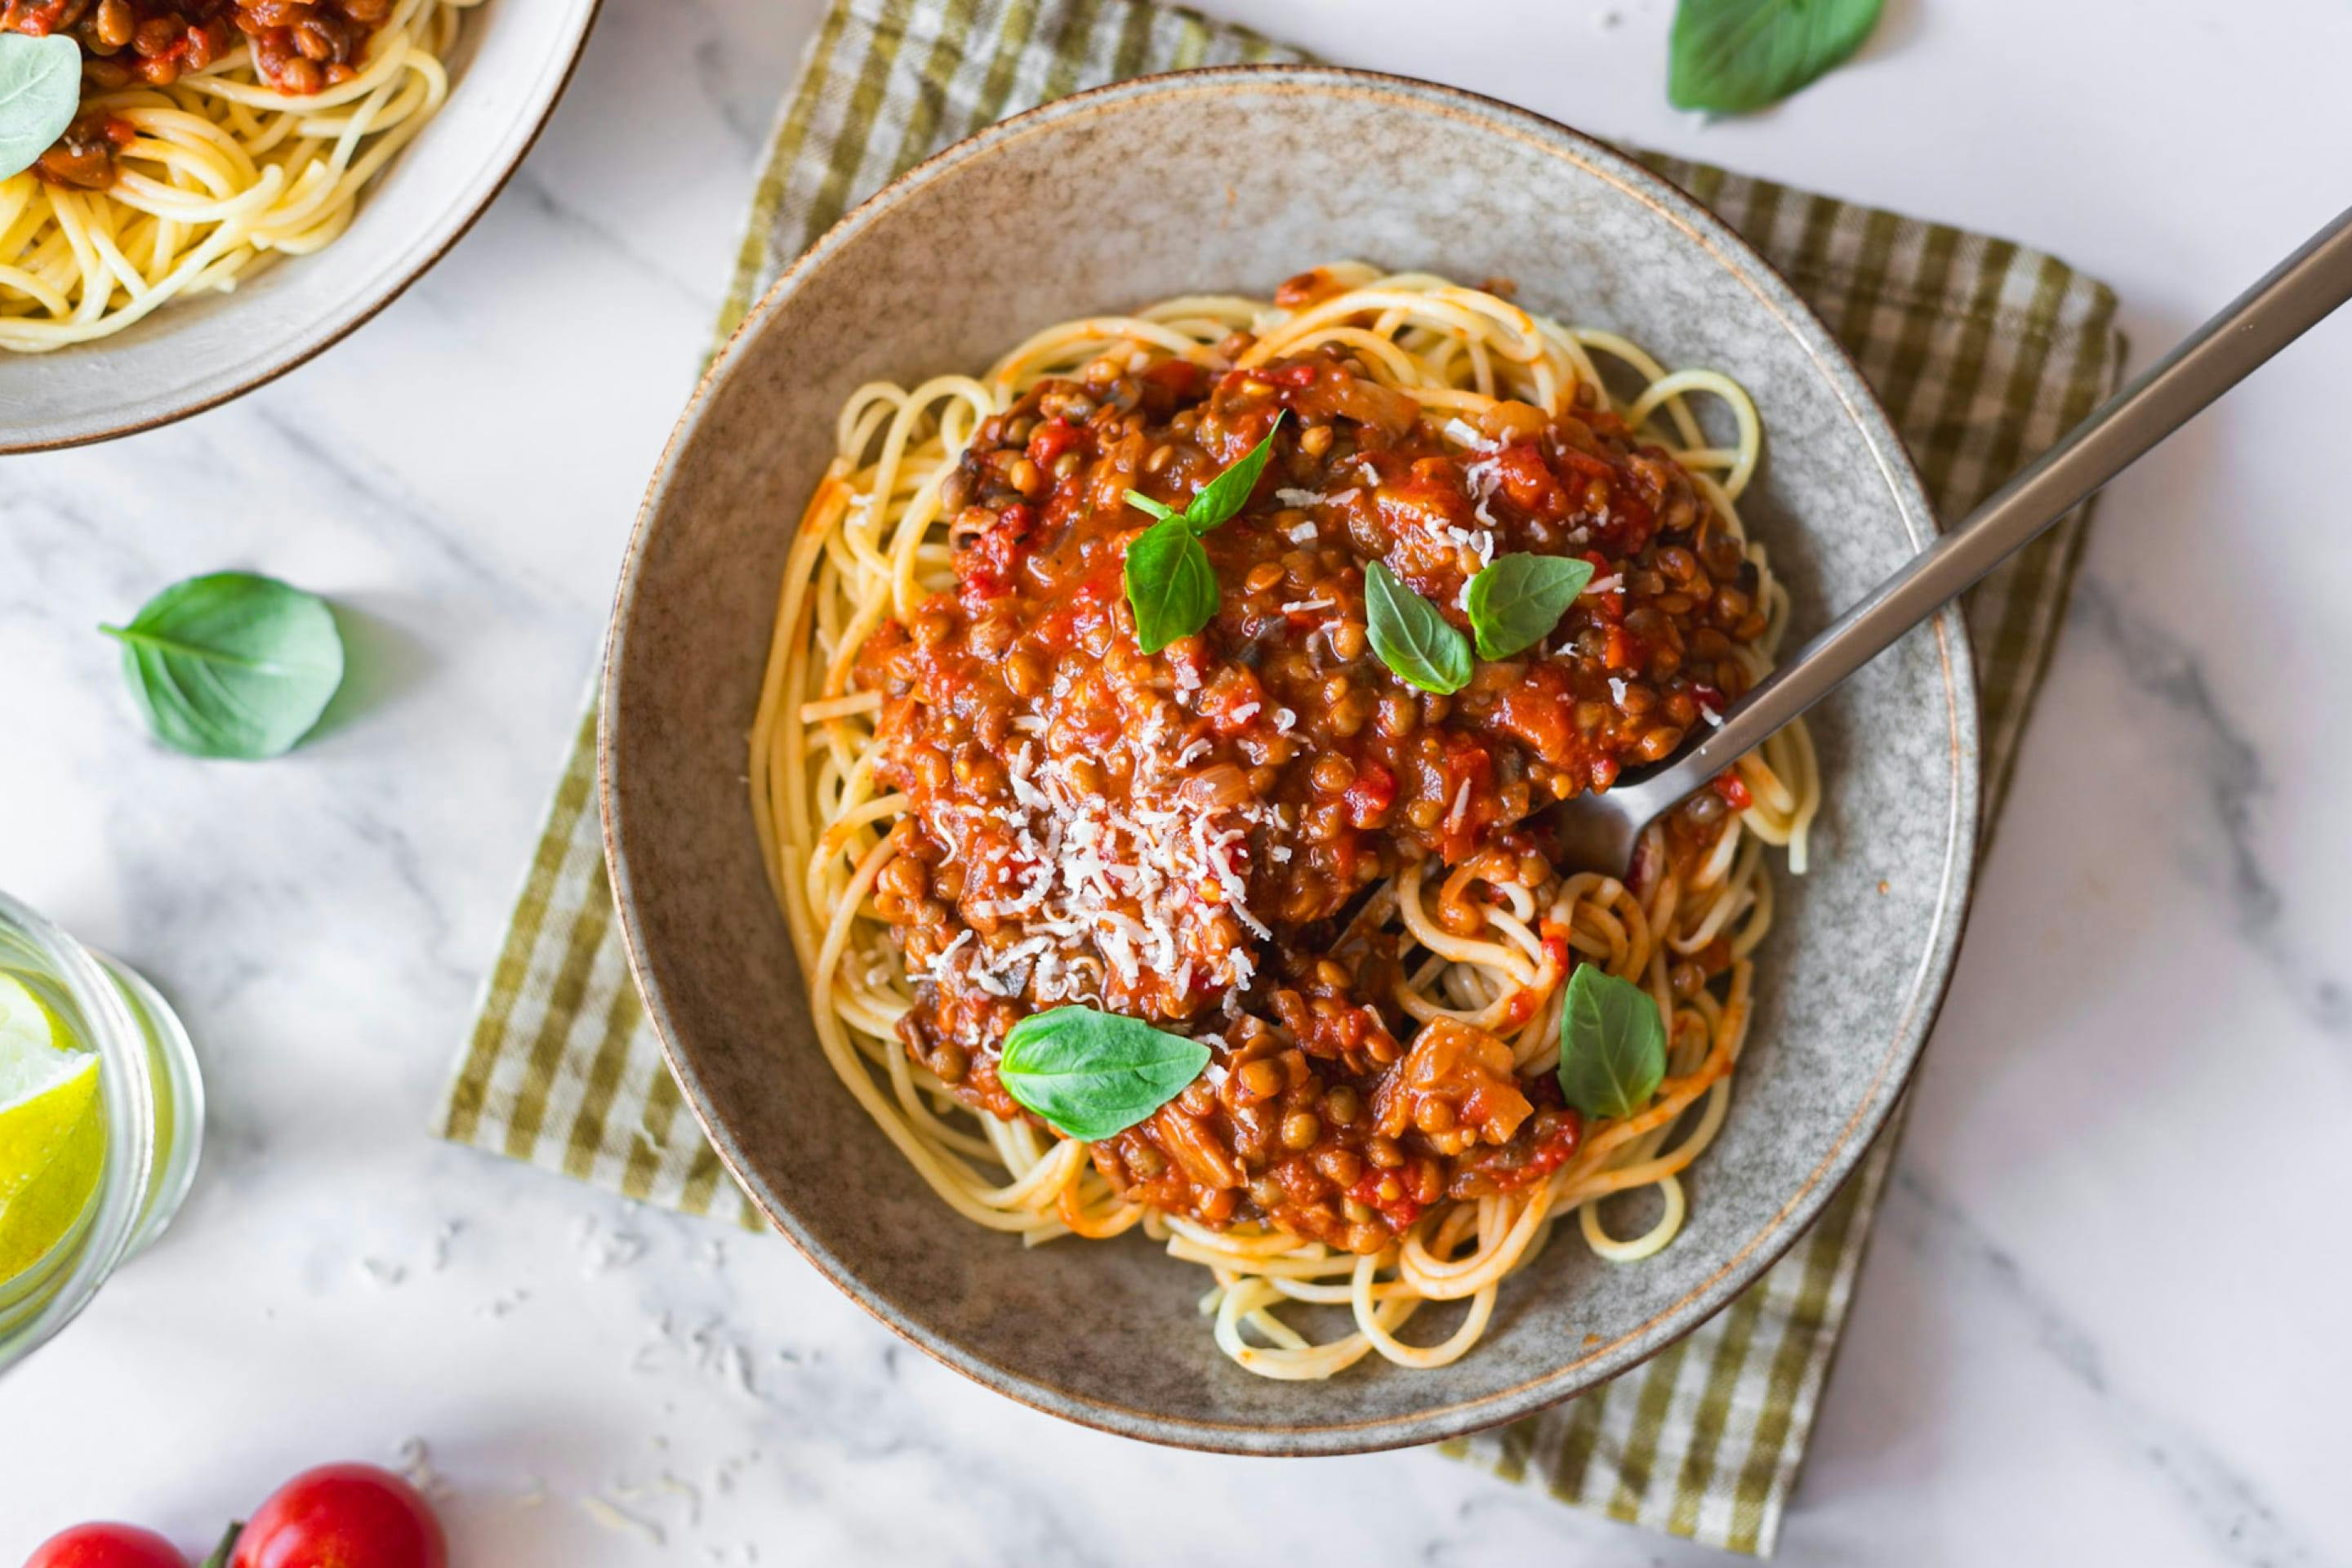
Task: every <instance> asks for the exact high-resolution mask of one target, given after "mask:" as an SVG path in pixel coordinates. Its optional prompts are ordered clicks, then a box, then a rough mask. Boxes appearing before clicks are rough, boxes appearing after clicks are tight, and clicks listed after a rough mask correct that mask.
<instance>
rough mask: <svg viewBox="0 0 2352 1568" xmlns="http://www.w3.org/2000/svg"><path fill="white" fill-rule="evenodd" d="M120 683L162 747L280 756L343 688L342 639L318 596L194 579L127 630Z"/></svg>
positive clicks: (109, 629)
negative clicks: (127, 688)
mask: <svg viewBox="0 0 2352 1568" xmlns="http://www.w3.org/2000/svg"><path fill="white" fill-rule="evenodd" d="M99 629H100V631H102V632H104V633H106V634H107V636H109V637H113V638H114V639H116V640H117V641H118V642H120V643H121V644H122V678H123V679H124V680H126V681H128V682H129V683H130V686H131V695H132V696H133V697H135V698H136V699H138V701H139V706H140V708H141V709H142V710H143V711H144V712H145V713H146V715H147V725H148V728H149V729H151V730H152V731H154V732H155V738H156V739H157V740H159V741H161V742H163V743H164V744H165V745H167V746H169V747H171V748H172V749H173V750H174V751H179V752H187V753H188V754H189V755H190V756H196V757H235V758H238V759H241V760H244V761H247V762H254V761H258V760H260V759H261V758H264V757H274V756H278V754H280V753H281V752H286V751H288V750H289V749H290V748H291V747H292V746H293V744H294V743H295V742H297V741H299V740H300V739H301V738H302V737H303V736H304V735H306V734H308V733H309V732H310V727H311V726H312V725H314V724H316V723H317V722H318V721H319V715H320V713H322V712H324V711H326V707H327V703H328V701H329V700H330V699H331V698H332V697H333V696H334V695H335V689H336V688H337V687H339V686H341V684H342V681H343V639H342V635H341V633H340V632H339V631H337V630H336V628H335V616H334V612H332V611H331V610H330V609H328V608H327V605H326V601H324V600H322V599H320V597H319V596H318V595H315V594H306V593H304V592H302V590H300V589H299V588H290V587H288V586H287V585H286V584H283V583H280V582H278V580H277V579H276V578H274V577H260V576H256V575H255V574H252V573H250V572H215V573H213V574H210V575H208V576H203V577H191V578H189V579H188V580H187V581H186V582H184V583H177V584H173V585H172V586H171V587H169V588H166V589H164V590H163V592H162V593H160V594H158V595H155V596H154V597H153V598H152V599H150V600H148V601H147V603H146V604H145V605H143V606H142V608H141V609H140V611H139V614H138V616H136V617H135V618H134V619H132V621H131V624H130V625H129V626H100V628H99Z"/></svg>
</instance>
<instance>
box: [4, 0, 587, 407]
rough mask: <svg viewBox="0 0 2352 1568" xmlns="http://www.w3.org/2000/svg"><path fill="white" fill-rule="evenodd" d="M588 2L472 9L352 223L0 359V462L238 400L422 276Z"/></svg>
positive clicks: (568, 56)
mask: <svg viewBox="0 0 2352 1568" xmlns="http://www.w3.org/2000/svg"><path fill="white" fill-rule="evenodd" d="M599 4H600V0H486V3H485V4H483V5H478V6H477V7H475V8H474V9H473V10H472V11H471V12H469V13H468V14H467V17H466V23H465V26H464V28H463V30H462V31H461V32H460V33H459V34H458V38H457V47H455V48H454V49H453V50H452V51H451V52H450V55H449V57H448V60H447V64H448V66H449V71H450V90H449V98H448V100H447V101H446V102H445V103H444V104H443V105H442V106H441V109H440V111H439V112H438V113H436V115H435V116H434V117H433V119H432V120H431V121H430V122H428V123H427V124H426V125H425V128H424V129H423V130H422V131H420V132H417V135H416V139H415V141H414V142H410V143H409V144H408V145H407V146H406V147H404V148H403V149H401V152H400V155H399V156H398V157H397V158H395V159H394V161H393V163H392V164H391V165H390V166H389V167H388V168H386V169H385V170H384V171H383V174H381V175H379V176H378V177H377V178H376V180H375V182H374V183H373V184H371V185H370V186H369V187H368V188H367V191H366V192H365V193H364V194H363V195H362V197H361V198H360V205H359V210H358V212H357V213H356V214H354V215H353V216H352V225H351V226H350V227H349V228H347V229H345V230H344V231H343V232H342V233H341V235H339V236H338V237H336V238H335V240H334V243H332V244H331V245H329V246H327V247H325V248H323V249H321V250H320V251H318V252H316V253H315V254H313V255H310V256H298V257H288V258H283V259H281V260H279V261H278V263H277V264H275V265H274V266H271V267H269V268H265V269H264V270H262V271H261V272H259V273H258V274H257V275H255V276H254V277H252V278H250V279H247V280H245V281H243V282H240V283H239V284H238V285H237V287H236V289H233V290H231V291H229V292H227V293H225V294H202V295H191V296H187V297H184V298H182V299H178V300H170V301H167V302H166V303H165V304H163V306H161V307H160V308H158V309H157V310H155V312H154V313H153V314H152V315H151V316H149V317H147V318H146V319H145V320H144V321H139V322H137V323H135V324H133V325H132V326H130V327H128V328H126V329H124V330H123V331H120V332H117V333H116V334H114V335H113V336H112V337H108V338H100V339H98V340H97V341H96V342H87V343H77V344H75V345H73V346H72V347H70V348H64V349H59V350H57V351H56V352H54V353H39V354H20V353H5V352H0V453H8V452H32V451H39V450H41V449H43V448H46V447H71V446H77V445H79V444H80V443H82V442H85V441H103V440H108V439H110V438H111V437H116V436H128V435H131V433H132V432H134V431H139V430H145V429H150V428H152V427H153V426H157V425H164V424H169V423H170V422H171V421H173V420H174V419H184V418H185V417H187V416H189V415H191V414H198V413H202V412H203V411H204V410H205V409H207V408H210V407H212V406H214V405H216V404H221V403H226V402H227V401H228V400H229V399H230V398H232V397H236V396H240V395H243V394H245V393H248V392H251V391H252V390H253V389H254V388H255V387H257V386H259V385H261V384H263V383H264V382H267V381H269V380H271V379H272V378H274V377H276V376H280V375H283V374H286V373H287V372H288V371H289V370H292V369H293V368H294V367H295V366H296V365H299V364H300V363H302V362H303V361H305V360H307V359H309V358H310V357H311V356H312V355H313V354H316V353H320V352H321V351H323V350H325V349H328V348H330V347H331V346H333V345H334V344H335V343H336V342H340V341H341V339H342V338H344V337H345V336H347V335H348V334H349V333H350V332H352V331H353V330H354V329H356V328H357V327H359V326H360V325H361V324H362V323H363V322H365V321H367V319H368V318H369V317H371V316H373V315H374V314H375V313H376V312H377V311H378V310H383V308H384V307H385V306H386V305H388V304H390V303H391V302H392V301H393V300H394V299H395V298H396V297H398V295H399V293H400V291H401V290H402V289H405V288H407V287H408V286H409V285H410V284H411V283H414V282H415V281H416V279H419V278H421V277H423V276H424V275H425V269H426V268H429V267H431V266H432V265H433V264H434V263H435V262H436V261H438V260H440V259H441V258H442V257H443V256H444V255H445V254H446V253H447V251H448V249H449V247H451V246H453V245H455V244H457V239H458V237H460V236H461V235H463V234H464V233H465V232H466V230H467V227H468V226H471V225H472V223H473V221H474V220H475V219H476V218H478V217H479V216H481V215H482V211H483V209H484V208H486V207H488V205H490V198H492V197H493V196H495V195H498V194H499V187H500V186H502V185H504V184H506V182H507V177H508V176H509V175H510V174H513V173H514V170H515V165H517V164H518V163H521V162H522V158H523V154H524V153H527V152H529V151H530V144H531V142H532V141H533V140H534V139H536V138H537V136H538V135H539V131H540V127H541V125H543V124H545V123H546V121H547V117H548V115H549V114H550V113H551V111H552V110H554V108H555V100H556V99H557V98H559V97H560V96H561V95H562V91H563V87H564V83H565V82H567V81H568V80H570V79H571V76H572V67H573V65H574V64H576V63H577V61H578V60H579V58H580V50H581V47H582V46H583V44H584V43H585V42H586V41H587V37H588V29H589V26H590V25H591V23H593V21H594V19H595V16H596V8H597V5H599Z"/></svg>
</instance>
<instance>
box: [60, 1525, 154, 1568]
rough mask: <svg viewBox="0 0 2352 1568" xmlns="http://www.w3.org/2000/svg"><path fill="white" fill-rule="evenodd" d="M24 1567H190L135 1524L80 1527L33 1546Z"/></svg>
mask: <svg viewBox="0 0 2352 1568" xmlns="http://www.w3.org/2000/svg"><path fill="white" fill-rule="evenodd" d="M25 1568H188V1560H187V1559H186V1558H184V1557H183V1556H181V1555H180V1549H179V1548H178V1547H176V1546H174V1545H173V1544H172V1543H171V1542H168V1541H166V1540H164V1539H163V1537H162V1536H160V1535H158V1534H156V1533H155V1532H154V1531H152V1530H142V1529H140V1528H139V1527H138V1526H137V1525H135V1524H77V1525H75V1526H74V1527H73V1528H72V1529H71V1530H67V1531H59V1532H58V1534H56V1535H52V1536H50V1537H49V1538H48V1539H47V1541H44V1542H41V1543H40V1544H39V1545H38V1546H36V1547H34V1548H33V1554H32V1555H31V1556H30V1557H27V1558H26V1559H25Z"/></svg>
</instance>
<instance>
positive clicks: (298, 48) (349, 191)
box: [0, 0, 479, 353]
mask: <svg viewBox="0 0 2352 1568" xmlns="http://www.w3.org/2000/svg"><path fill="white" fill-rule="evenodd" d="M134 3H135V4H137V5H156V4H157V0H100V4H99V5H97V6H96V7H95V8H93V7H92V6H91V5H89V4H87V3H86V0H63V4H62V5H60V0H37V4H33V5H29V7H28V0H12V3H11V4H10V6H9V16H8V25H10V26H14V27H16V29H18V30H23V31H33V32H42V31H47V30H50V29H51V28H52V27H60V26H64V25H65V23H66V21H67V20H68V18H71V19H73V25H74V26H76V28H77V31H78V32H79V33H83V34H86V35H87V36H86V37H84V47H85V49H86V50H88V49H93V48H104V47H107V45H106V44H105V42H104V41H103V40H102V39H100V35H99V34H98V33H97V32H96V29H97V28H98V27H100V26H101V25H102V24H101V22H100V18H101V17H105V16H111V15H112V14H113V13H114V12H116V11H118V10H119V11H121V13H122V14H123V17H124V20H123V22H122V24H121V26H125V27H130V28H131V31H130V32H128V33H126V34H125V37H139V41H138V42H135V43H126V44H124V45H122V46H121V50H120V58H116V57H115V56H114V55H111V54H90V55H89V57H88V58H87V60H86V64H85V80H84V85H83V100H82V110H81V114H80V116H79V118H78V119H77V120H76V121H75V122H74V126H73V128H72V129H70V130H69V131H68V132H67V135H66V137H65V138H63V139H61V141H60V142H59V143H58V146H57V147H56V148H53V149H51V151H50V153H48V154H47V155H46V156H45V157H44V158H43V159H42V161H41V162H40V163H38V164H37V165H36V166H35V167H34V168H31V169H26V170H25V171H24V172H22V173H20V174H15V175H12V176H10V177H9V178H7V179H5V180H0V348H6V349H12V350H15V351H17V352H19V353H40V352H44V351H47V350H51V349H58V348H62V347H65V346H66V345H68V344H69V343H78V342H89V341H90V340H92V339H95V338H102V337H106V336H109V335H110V334H111V333H114V332H119V331H122V330H123V329H124V328H126V327H128V326H130V325H131V324H132V323H133V322H135V321H141V320H142V319H143V318H145V317H146V316H147V315H148V314H149V312H151V311H152V310H155V309H156V308H157V307H159V306H161V305H163V304H164V303H165V302H166V301H168V300H174V299H177V298H179V297H181V296H183V295H188V294H200V293H205V292H210V291H218V290H226V289H233V288H235V287H236V285H237V284H238V283H239V282H241V281H243V280H245V279H249V278H251V277H253V276H254V275H255V274H256V273H257V272H259V271H260V270H261V269H262V268H264V267H266V266H267V265H268V264H269V263H270V262H271V261H273V260H275V259H276V258H278V257H280V256H300V255H307V254H309V253H310V252H312V251H315V250H318V249H319V248H320V247H322V246H325V245H327V244H328V243H329V242H331V241H332V240H333V239H334V238H335V237H337V236H338V235H340V234H341V233H342V232H343V230H344V229H345V228H346V227H347V226H349V225H350V223H351V220H352V212H353V210H354V207H355V205H356V204H357V202H358V200H359V196H360V193H361V192H362V190H363V189H364V188H365V187H366V185H367V184H368V182H369V181H370V180H372V179H373V178H374V177H375V176H376V174H378V173H379V172H380V171H381V170H382V169H383V166H384V165H385V164H386V163H389V162H390V161H391V160H392V158H393V157H394V154H396V153H398V152H399V151H400V150H401V148H403V147H404V146H405V145H406V144H407V143H408V142H409V141H410V140H411V139H412V138H413V137H415V134H416V133H417V132H418V131H420V130H421V129H423V127H424V125H425V121H427V120H429V119H430V118H431V117H432V115H433V113H434V111H435V110H437V109H438V108H439V107H440V106H441V102H442V100H443V99H444V98H446V96H447V94H448V89H449V80H448V73H447V71H446V68H444V66H443V64H442V57H443V56H445V55H446V54H447V52H448V51H449V49H450V47H451V46H452V45H453V43H454V42H455V41H456V38H457V29H458V26H459V23H460V19H461V18H462V16H463V15H464V13H465V12H466V11H467V9H469V8H470V7H472V6H473V5H477V4H479V0H337V3H338V4H340V5H341V6H342V10H341V11H332V12H331V8H330V6H328V5H324V4H320V3H318V0H303V3H301V4H289V0H239V5H240V6H242V7H243V8H242V9H238V8H236V7H232V6H230V5H228V4H227V3H226V0H170V5H171V6H176V7H177V9H171V8H169V7H167V8H166V9H165V10H164V11H163V12H159V13H158V14H157V15H155V16H148V17H146V18H145V19H144V20H139V19H138V16H139V14H138V13H137V12H135V11H132V10H131V9H130V7H131V5H133V4H134ZM190 10H194V11H200V12H203V13H204V14H205V16H210V14H211V13H213V12H219V13H222V16H220V17H218V18H215V19H211V20H196V21H190V20H188V19H186V18H185V17H184V16H183V15H182V13H183V12H185V11H190ZM19 12H22V13H25V14H24V15H23V16H19V15H18V13H19ZM279 12H287V13H289V14H292V13H299V15H300V16H301V18H302V19H301V20H299V21H298V22H296V23H295V24H293V27H292V31H293V33H294V34H295V35H297V36H295V37H292V38H291V39H290V40H283V39H280V38H278V37H277V36H276V35H277V34H278V33H280V32H286V31H288V29H287V28H284V27H262V26H260V25H259V24H258V23H256V22H254V21H253V20H252V18H253V17H255V16H257V15H263V16H274V15H276V14H277V13H279ZM314 12H315V13H318V14H319V15H317V16H312V13H314ZM352 16H365V17H367V18H368V20H366V21H364V22H361V21H354V20H352V19H351V17H352ZM133 22H135V23H136V26H131V24H132V23H133ZM147 26H162V27H163V28H164V29H166V30H167V31H168V30H169V29H171V28H173V27H177V28H178V31H177V32H176V33H173V35H172V38H173V41H171V42H170V43H169V44H168V50H169V52H167V53H163V54H159V55H158V56H156V57H154V58H145V57H142V55H141V54H140V53H139V52H138V51H139V50H140V49H141V48H142V47H143V46H144V44H145V43H146V42H147V41H149V40H147V39H145V38H144V37H140V35H139V29H141V28H144V27H147ZM241 27H242V28H245V29H246V31H245V32H240V31H239V30H238V29H239V28H241ZM306 29H307V30H306ZM247 33H251V34H253V35H254V36H252V37H247ZM216 40H217V41H216ZM313 55H316V56H319V57H320V58H325V59H328V60H329V62H330V63H328V64H327V65H325V66H324V67H323V68H322V67H320V65H319V64H318V63H317V62H316V61H315V60H314V59H313V58H311V56H313ZM337 55H348V56H350V58H349V59H348V60H347V61H346V60H341V59H336V58H333V57H334V56H337ZM199 59H200V60H202V61H203V62H204V63H202V64H201V65H200V66H195V65H192V64H191V62H192V61H193V60H199ZM126 62H127V63H126ZM110 84H112V85H110Z"/></svg>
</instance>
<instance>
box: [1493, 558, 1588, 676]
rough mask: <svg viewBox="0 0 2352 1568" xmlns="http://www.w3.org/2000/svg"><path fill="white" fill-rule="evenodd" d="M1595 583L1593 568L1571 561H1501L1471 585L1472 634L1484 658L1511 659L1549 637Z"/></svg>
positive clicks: (1526, 559)
mask: <svg viewBox="0 0 2352 1568" xmlns="http://www.w3.org/2000/svg"><path fill="white" fill-rule="evenodd" d="M1591 581H1592V563H1591V562H1590V561H1580V560H1578V559H1577V558H1576V557H1574V556H1570V555H1500V556H1496V558H1495V559H1494V560H1493V561H1492V562H1490V563H1487V566H1486V570H1484V571H1482V572H1480V573H1479V574H1478V575H1476V576H1475V577H1473V578H1471V579H1470V595H1469V598H1468V599H1467V601H1466V602H1465V605H1464V606H1463V607H1464V608H1465V609H1466V610H1468V611H1469V613H1470V630H1471V633H1472V634H1473V635H1474V636H1475V637H1476V638H1477V639H1478V657H1479V658H1510V657H1511V656H1512V655H1513V654H1515V653H1519V652H1522V651H1524V650H1525V649H1528V648H1531V647H1535V645H1536V644H1538V643H1539V642H1541V641H1542V640H1543V639H1544V638H1545V637H1548V636H1549V635H1550V633H1551V629H1552V627H1554V626H1558V625H1559V618H1560V616H1564V615H1566V614H1567V613H1568V607H1569V606H1570V605H1573V604H1574V603H1576V596H1577V595H1579V594H1581V593H1583V592H1584V586H1585V584H1588V583H1590V582H1591Z"/></svg>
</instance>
